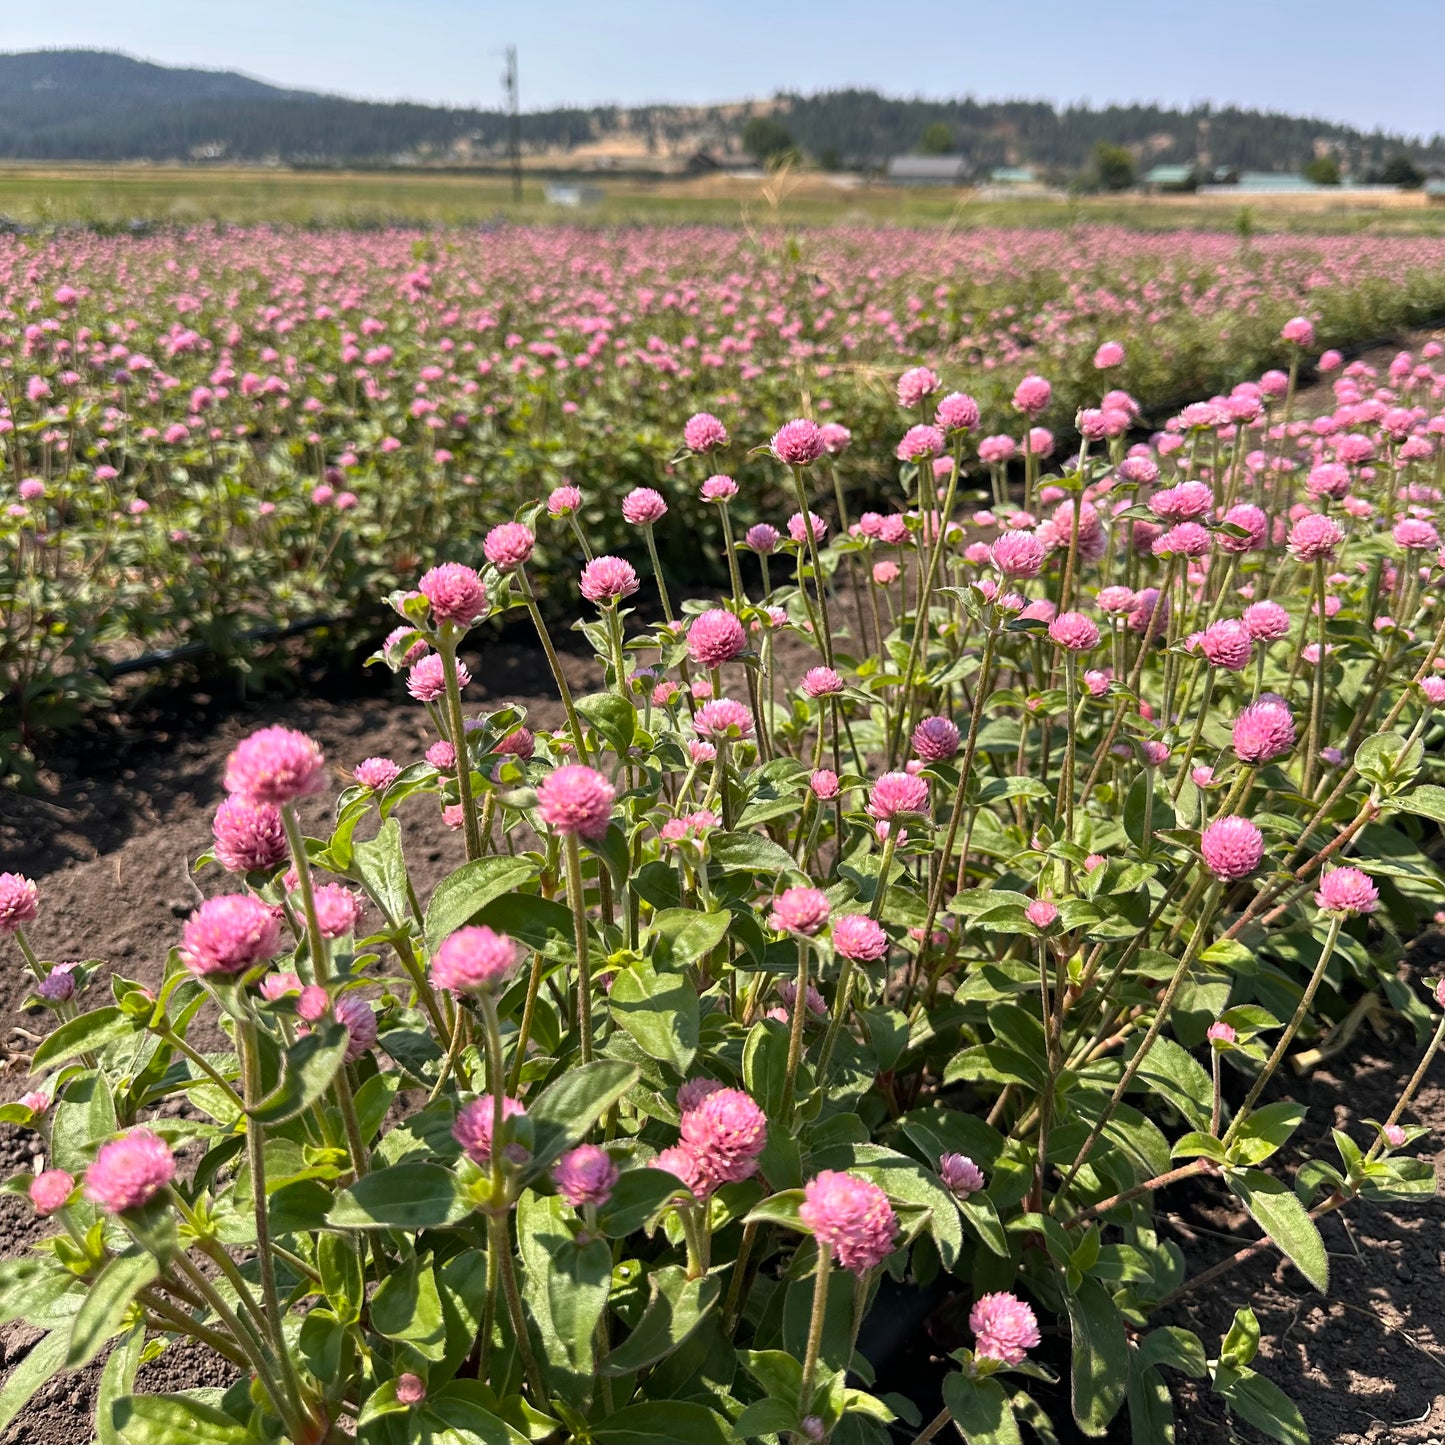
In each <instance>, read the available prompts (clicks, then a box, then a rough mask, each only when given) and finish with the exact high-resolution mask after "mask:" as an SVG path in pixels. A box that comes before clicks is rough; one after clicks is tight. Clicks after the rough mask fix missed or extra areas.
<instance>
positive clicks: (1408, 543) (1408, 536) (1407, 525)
mask: <svg viewBox="0 0 1445 1445" xmlns="http://www.w3.org/2000/svg"><path fill="white" fill-rule="evenodd" d="M1390 535H1391V536H1393V537H1394V539H1395V542H1396V544H1397V545H1399V546H1401V547H1403V548H1404V549H1405V550H1406V551H1407V552H1433V551H1434V550H1435V549H1436V548H1437V547H1438V546H1439V545H1440V533H1439V532H1437V531H1436V530H1435V527H1434V526H1433V524H1431V523H1430V522H1427V521H1425V520H1423V519H1422V518H1420V517H1405V518H1402V519H1401V520H1400V521H1398V522H1396V523H1395V529H1394V531H1393V532H1392V533H1391V534H1390Z"/></svg>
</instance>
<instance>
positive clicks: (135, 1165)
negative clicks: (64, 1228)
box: [85, 1129, 176, 1214]
mask: <svg viewBox="0 0 1445 1445" xmlns="http://www.w3.org/2000/svg"><path fill="white" fill-rule="evenodd" d="M175 1177H176V1161H175V1158H174V1157H173V1156H172V1154H171V1151H170V1146H169V1145H168V1144H167V1143H166V1142H165V1140H164V1139H162V1138H161V1137H160V1136H159V1135H158V1134H153V1133H151V1131H150V1130H149V1129H131V1130H129V1131H128V1132H126V1133H124V1134H122V1135H121V1136H120V1138H118V1139H110V1140H107V1141H106V1143H104V1144H102V1145H101V1146H100V1148H99V1149H98V1150H97V1151H96V1155H95V1161H94V1163H92V1164H91V1166H90V1168H89V1169H87V1170H86V1171H85V1197H86V1198H87V1199H88V1200H90V1202H91V1203H92V1204H94V1205H96V1206H97V1207H98V1208H99V1209H100V1210H101V1211H102V1212H103V1213H105V1214H122V1213H124V1212H125V1211H126V1210H127V1209H139V1208H140V1207H141V1205H142V1204H145V1203H146V1202H147V1201H149V1200H150V1199H151V1198H152V1197H153V1196H155V1195H156V1194H158V1193H160V1191H161V1190H162V1189H164V1188H165V1187H166V1185H168V1184H169V1183H170V1182H171V1180H172V1179H174V1178H175Z"/></svg>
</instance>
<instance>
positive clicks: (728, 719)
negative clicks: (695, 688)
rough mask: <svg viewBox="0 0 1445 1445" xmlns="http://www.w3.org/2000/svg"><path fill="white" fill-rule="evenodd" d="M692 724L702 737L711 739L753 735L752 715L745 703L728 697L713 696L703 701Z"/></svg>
mask: <svg viewBox="0 0 1445 1445" xmlns="http://www.w3.org/2000/svg"><path fill="white" fill-rule="evenodd" d="M692 725H693V727H694V728H695V729H696V730H697V731H698V732H699V733H701V734H702V735H703V736H704V737H709V738H713V739H718V738H750V737H752V735H753V715H752V713H751V712H750V711H749V710H748V707H747V704H746V703H741V702H737V701H736V700H735V699H733V698H730V697H719V698H714V699H713V700H712V701H711V702H705V703H703V705H702V706H701V707H700V708H698V710H697V714H696V716H695V717H694V718H693V720H692Z"/></svg>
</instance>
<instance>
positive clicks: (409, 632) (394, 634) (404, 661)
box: [381, 627, 431, 672]
mask: <svg viewBox="0 0 1445 1445" xmlns="http://www.w3.org/2000/svg"><path fill="white" fill-rule="evenodd" d="M405 637H410V638H411V639H412V642H411V645H410V646H409V647H408V648H407V650H406V651H405V652H404V653H402V654H401V661H400V662H399V663H398V664H396V665H395V666H392V664H391V663H390V662H388V664H387V665H388V666H389V667H391V670H392V671H393V672H396V671H398V670H399V669H400V668H402V667H410V666H411V665H412V664H413V663H416V662H420V661H421V660H422V658H424V657H425V656H426V655H427V653H428V652H429V651H430V650H431V649H430V648H428V647H427V645H426V639H425V638H422V637H418V636H417V633H416V629H415V628H414V627H393V628H392V630H391V631H390V632H388V633H387V634H386V639H385V640H384V641H383V642H382V644H381V651H382V653H383V655H386V656H388V657H389V656H390V653H391V650H392V648H393V647H396V646H398V645H399V644H400V642H401V640H402V639H403V638H405Z"/></svg>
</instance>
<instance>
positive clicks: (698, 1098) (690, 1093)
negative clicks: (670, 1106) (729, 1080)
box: [677, 1079, 727, 1114]
mask: <svg viewBox="0 0 1445 1445" xmlns="http://www.w3.org/2000/svg"><path fill="white" fill-rule="evenodd" d="M725 1088H727V1085H726V1084H721V1083H719V1082H718V1081H717V1080H716V1079H689V1080H688V1081H687V1082H686V1083H685V1084H683V1085H682V1087H681V1088H679V1089H678V1091H677V1112H678V1113H679V1114H686V1113H687V1111H688V1110H689V1109H695V1108H697V1106H698V1105H699V1104H700V1103H702V1101H703V1100H704V1099H706V1098H707V1096H708V1095H709V1094H715V1093H717V1091H718V1090H719V1089H725Z"/></svg>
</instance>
